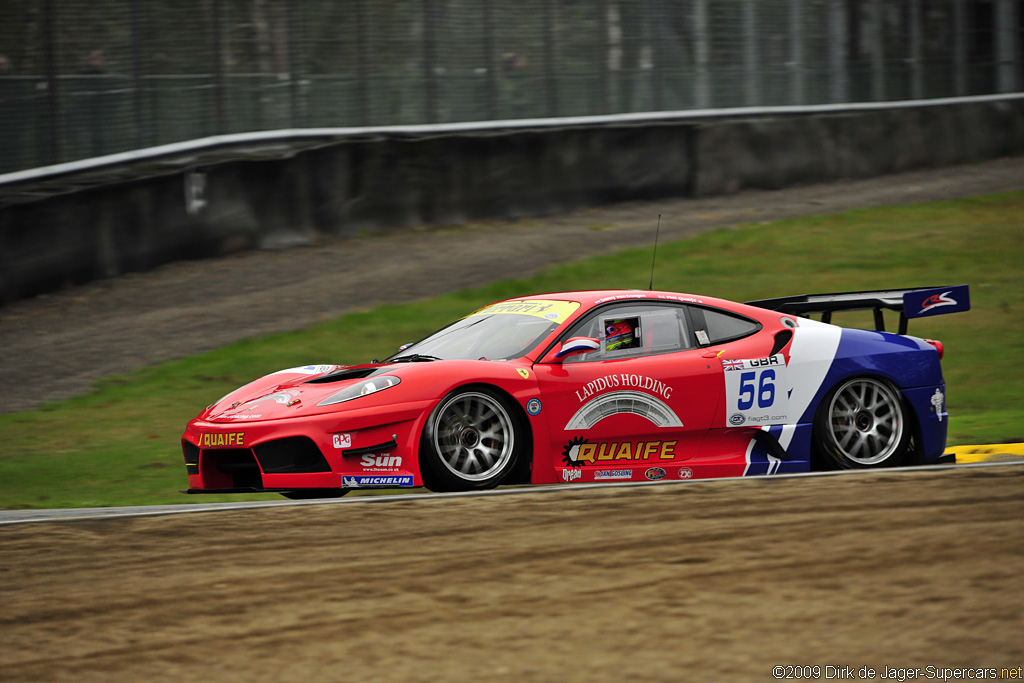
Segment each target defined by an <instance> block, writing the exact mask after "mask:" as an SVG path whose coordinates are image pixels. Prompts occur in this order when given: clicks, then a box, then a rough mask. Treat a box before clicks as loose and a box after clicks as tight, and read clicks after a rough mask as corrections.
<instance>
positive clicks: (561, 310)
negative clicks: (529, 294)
mask: <svg viewBox="0 0 1024 683" xmlns="http://www.w3.org/2000/svg"><path fill="white" fill-rule="evenodd" d="M579 307H580V305H579V303H577V302H575V301H543V300H537V299H531V300H530V301H502V302H501V303H499V304H493V305H491V306H487V307H486V308H481V309H480V310H479V311H477V312H475V313H472V314H470V315H495V314H500V313H514V314H517V315H529V316H533V317H534V318H544V319H546V320H550V321H552V322H562V321H564V320H565V319H566V318H568V317H569V316H570V315H572V314H573V312H574V311H575V310H576V309H577V308H579Z"/></svg>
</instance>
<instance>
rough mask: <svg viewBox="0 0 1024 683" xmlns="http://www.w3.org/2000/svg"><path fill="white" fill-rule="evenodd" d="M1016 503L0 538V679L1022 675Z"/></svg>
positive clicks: (662, 500)
mask: <svg viewBox="0 0 1024 683" xmlns="http://www.w3.org/2000/svg"><path fill="white" fill-rule="evenodd" d="M1022 489H1024V466H1020V465H998V466H993V467H984V468H966V467H965V468H953V469H946V470H939V471H934V470H933V471H928V470H920V471H913V472H905V471H904V472H871V473H853V474H849V473H847V474H842V475H838V476H829V477H813V478H808V477H804V478H785V479H775V478H765V479H757V480H750V479H747V480H743V479H732V480H717V481H694V482H676V483H674V484H658V485H652V486H640V487H633V488H604V489H589V490H577V491H568V492H533V493H528V494H524V495H516V496H496V497H486V498H484V497H476V498H461V499H454V500H452V499H448V500H425V499H418V497H417V496H409V497H407V498H406V500H402V501H397V502H390V503H387V504H375V503H366V502H360V501H358V500H348V499H345V500H343V501H340V502H338V503H336V504H327V505H306V506H299V507H287V508H283V507H275V508H268V509H262V510H243V511H236V512H214V513H196V514H188V515H177V516H173V517H147V518H135V519H105V520H98V521H82V522H54V523H44V522H40V523H34V524H25V525H20V526H15V527H8V528H2V529H0V576H2V577H3V579H2V580H0V604H2V605H3V610H0V632H2V633H3V642H2V644H0V679H2V680H10V681H75V682H77V683H82V682H85V681H104V682H106V681H244V682H245V683H251V682H252V681H274V682H277V681H306V682H308V683H312V682H314V681H474V682H478V681H587V682H588V683H599V682H603V681H610V682H612V681H613V682H616V683H618V682H619V681H771V680H775V679H777V678H778V675H777V674H778V673H781V674H783V675H785V674H789V675H790V677H791V678H793V679H797V678H799V679H801V680H803V679H807V678H818V679H823V680H827V679H832V680H838V679H839V678H840V677H839V676H838V675H837V673H838V672H840V671H846V667H849V668H850V670H851V671H852V672H853V675H847V676H844V677H843V679H844V680H875V681H882V680H886V681H896V680H900V681H902V680H967V679H968V676H967V674H964V673H963V670H964V669H970V671H971V674H972V675H971V679H978V678H980V677H981V676H979V673H978V670H979V669H981V670H983V673H984V674H985V677H988V678H995V677H997V676H998V675H999V672H1000V670H1001V669H1003V668H1006V669H1008V670H1014V671H1015V672H1019V671H1020V670H1019V669H1017V667H1019V666H1021V665H1024V640H1022V639H1021V614H1022V611H1024V535H1022V533H1021V519H1022V517H1024V496H1022V495H1021V492H1022ZM794 666H806V667H808V668H806V669H800V670H799V671H798V672H796V674H794V670H793V669H792V668H789V669H785V668H783V669H782V670H781V671H780V672H777V673H776V674H773V669H774V667H794ZM815 666H816V667H818V669H817V671H818V672H819V675H818V676H817V677H816V676H814V675H813V673H814V669H813V667H815ZM826 667H833V668H832V669H831V670H828V669H826ZM862 667H869V668H871V669H873V670H874V676H873V677H867V676H866V675H864V676H859V677H858V676H857V675H856V673H857V672H858V671H859V670H860V669H861V668H862ZM929 667H933V668H932V669H929ZM955 669H961V673H960V675H959V676H957V677H956V678H954V677H953V675H952V673H951V672H952V671H953V670H955ZM947 670H948V672H947ZM991 670H994V671H995V675H993V674H992V673H991ZM830 672H831V675H829V673H830ZM915 672H916V674H915ZM865 674H866V672H865ZM940 675H942V676H944V678H941V679H940V678H939V677H938V676H940ZM883 677H884V678H883Z"/></svg>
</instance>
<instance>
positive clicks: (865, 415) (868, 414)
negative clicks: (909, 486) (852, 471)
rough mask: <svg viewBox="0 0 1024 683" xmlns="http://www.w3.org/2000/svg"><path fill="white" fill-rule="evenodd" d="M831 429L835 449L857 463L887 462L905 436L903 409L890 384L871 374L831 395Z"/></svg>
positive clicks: (851, 382)
mask: <svg viewBox="0 0 1024 683" xmlns="http://www.w3.org/2000/svg"><path fill="white" fill-rule="evenodd" d="M828 428H829V430H830V431H831V432H832V439H833V441H834V442H835V446H836V448H838V449H839V451H840V452H841V453H842V454H843V455H844V456H845V457H846V458H848V459H849V460H850V461H852V462H854V463H856V464H858V465H864V466H868V465H877V464H879V463H882V462H884V461H885V460H887V459H888V458H889V457H890V456H892V454H893V453H895V452H896V450H897V449H898V448H899V447H900V443H901V442H902V439H903V410H902V407H901V406H900V399H899V396H898V395H897V394H896V392H894V391H893V390H892V389H891V388H890V387H889V385H887V384H885V383H883V382H880V381H879V380H876V379H871V378H870V377H861V378H858V379H852V380H850V381H849V382H847V383H846V384H844V385H843V386H842V387H840V388H839V390H838V391H836V392H835V394H834V395H833V396H832V402H831V403H830V404H829V407H828Z"/></svg>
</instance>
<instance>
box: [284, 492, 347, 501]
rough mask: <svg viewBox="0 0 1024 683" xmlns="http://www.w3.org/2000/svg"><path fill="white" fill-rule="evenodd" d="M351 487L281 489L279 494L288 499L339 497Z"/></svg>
mask: <svg viewBox="0 0 1024 683" xmlns="http://www.w3.org/2000/svg"><path fill="white" fill-rule="evenodd" d="M350 490H351V489H297V490H295V491H282V492H281V495H282V496H284V497H285V498H288V499H290V500H313V499H316V498H341V497H342V496H344V495H345V494H346V493H348V492H349V491H350Z"/></svg>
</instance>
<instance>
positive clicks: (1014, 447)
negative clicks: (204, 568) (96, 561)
mask: <svg viewBox="0 0 1024 683" xmlns="http://www.w3.org/2000/svg"><path fill="white" fill-rule="evenodd" d="M958 451H963V452H964V453H965V454H973V455H980V456H982V457H985V456H988V457H991V456H992V455H993V454H994V453H993V451H995V452H996V453H998V454H999V455H1002V454H1009V455H1018V456H1020V455H1024V444H1002V445H996V446H959V447H954V448H950V449H947V452H955V453H957V457H958V459H959V458H960V457H961V455H960V453H959V452H958ZM1014 465H1018V466H1019V465H1024V459H1018V460H995V461H992V460H989V461H975V462H957V463H949V464H939V465H926V466H910V467H893V468H888V469H871V470H837V471H829V472H799V473H795V474H770V475H768V474H762V475H755V476H749V477H723V478H718V479H684V480H669V481H664V480H663V481H628V482H607V483H586V484H571V485H563V484H556V485H547V486H518V487H509V488H502V489H494V490H489V491H464V492H459V493H423V494H418V495H412V496H411V495H408V494H399V495H387V494H385V495H378V496H361V497H357V498H326V499H317V500H300V501H296V500H272V501H246V502H238V503H199V504H195V503H191V504H181V505H149V506H135V507H106V508H63V509H57V508H54V509H41V510H3V511H0V526H7V525H13V524H29V523H33V522H72V521H83V520H92V521H95V520H100V519H123V518H131V517H156V516H162V515H177V514H183V513H198V512H232V511H238V510H255V509H261V508H272V507H298V506H304V505H363V504H371V503H379V504H388V503H397V502H402V501H405V502H416V503H419V502H421V501H437V500H451V499H459V498H478V497H484V496H508V495H521V494H526V493H564V492H568V491H588V490H594V489H609V488H626V487H639V486H672V485H679V484H685V485H689V486H699V485H712V486H713V485H716V484H721V483H723V482H738V481H759V480H764V479H772V480H776V479H803V478H815V477H837V476H843V477H856V476H864V475H879V474H883V475H897V476H900V475H914V474H923V473H930V472H938V471H944V470H963V469H968V468H970V469H975V468H984V467H1006V466H1014Z"/></svg>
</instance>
